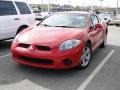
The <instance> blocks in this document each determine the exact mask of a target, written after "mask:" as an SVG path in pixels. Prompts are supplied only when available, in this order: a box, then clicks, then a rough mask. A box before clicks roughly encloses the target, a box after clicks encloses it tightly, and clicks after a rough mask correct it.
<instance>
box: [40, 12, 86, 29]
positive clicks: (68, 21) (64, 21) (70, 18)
mask: <svg viewBox="0 0 120 90" xmlns="http://www.w3.org/2000/svg"><path fill="white" fill-rule="evenodd" d="M40 25H45V26H51V27H70V28H85V27H86V16H84V15H73V14H54V15H51V16H50V17H48V18H47V19H45V20H44V21H43V22H42V23H41V24H40Z"/></svg>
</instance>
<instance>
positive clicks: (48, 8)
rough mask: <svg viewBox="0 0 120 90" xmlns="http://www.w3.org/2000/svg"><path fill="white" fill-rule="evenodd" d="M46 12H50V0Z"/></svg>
mask: <svg viewBox="0 0 120 90" xmlns="http://www.w3.org/2000/svg"><path fill="white" fill-rule="evenodd" d="M48 12H50V0H49V1H48Z"/></svg>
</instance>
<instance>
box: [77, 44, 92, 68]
mask: <svg viewBox="0 0 120 90" xmlns="http://www.w3.org/2000/svg"><path fill="white" fill-rule="evenodd" d="M91 55H92V54H91V46H90V45H89V44H86V45H85V48H84V50H83V55H82V57H81V58H80V64H79V66H78V68H79V69H85V68H86V67H87V66H88V65H89V63H90V59H91Z"/></svg>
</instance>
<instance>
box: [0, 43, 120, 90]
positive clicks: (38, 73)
mask: <svg viewBox="0 0 120 90" xmlns="http://www.w3.org/2000/svg"><path fill="white" fill-rule="evenodd" d="M9 45H10V42H9V43H8V46H9ZM119 48H120V47H119V46H113V45H107V47H106V48H104V49H98V50H97V51H96V52H95V53H94V54H93V57H92V59H91V63H90V65H89V67H88V68H86V69H85V70H78V69H68V70H51V69H40V68H33V67H27V66H24V65H20V64H17V63H16V62H14V61H13V59H12V57H7V58H3V59H2V60H1V63H0V72H1V73H0V85H10V84H16V83H19V82H21V81H23V80H25V79H27V80H29V81H31V82H33V83H34V84H36V85H38V86H42V87H45V88H49V89H52V90H76V89H77V88H78V87H79V86H80V84H81V83H82V82H83V81H84V80H85V79H86V78H87V77H88V76H89V75H90V74H91V72H92V71H93V70H94V69H95V68H96V67H97V66H98V65H99V64H100V62H101V61H102V60H103V59H104V58H105V57H106V56H107V55H108V53H109V52H110V51H111V50H116V51H118V52H119V50H120V49H119Z"/></svg>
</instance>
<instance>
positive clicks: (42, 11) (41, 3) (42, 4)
mask: <svg viewBox="0 0 120 90" xmlns="http://www.w3.org/2000/svg"><path fill="white" fill-rule="evenodd" d="M41 12H43V0H42V2H41Z"/></svg>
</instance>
